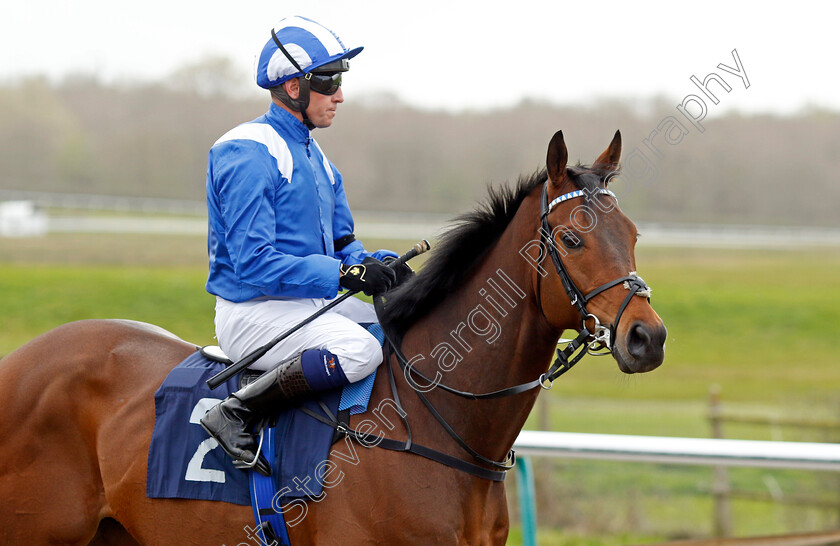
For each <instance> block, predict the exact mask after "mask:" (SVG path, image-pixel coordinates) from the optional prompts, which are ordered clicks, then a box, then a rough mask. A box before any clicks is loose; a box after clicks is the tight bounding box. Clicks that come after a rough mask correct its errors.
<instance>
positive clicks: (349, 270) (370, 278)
mask: <svg viewBox="0 0 840 546" xmlns="http://www.w3.org/2000/svg"><path fill="white" fill-rule="evenodd" d="M396 280H397V274H396V273H395V272H394V270H393V269H391V268H390V267H388V266H387V265H385V264H383V263H382V262H380V261H379V260H377V259H376V258H374V257H372V256H368V257H367V258H365V259H364V261H363V262H362V263H360V264H357V265H343V264H342V265H341V267H340V272H339V277H338V284H339V286H341V287H343V288H346V289H347V290H352V291H359V292H364V293H365V294H367V295H368V296H373V295H375V294H381V293H382V292H387V291H388V289H389V288H391V286H393V285H394V282H395V281H396Z"/></svg>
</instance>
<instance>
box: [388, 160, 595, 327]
mask: <svg viewBox="0 0 840 546" xmlns="http://www.w3.org/2000/svg"><path fill="white" fill-rule="evenodd" d="M566 172H567V174H568V177H569V179H570V180H571V181H572V182H573V183H574V184H575V185H576V186H577V187H578V189H592V188H591V186H593V185H594V186H595V187H597V186H598V185H599V184H601V182H602V181H603V180H604V177H605V176H606V175H607V174H608V173H607V172H606V171H604V172H601V171H600V170H597V169H593V168H591V167H588V166H585V165H577V166H575V167H569V168H568V169H567V171H566ZM546 178H547V174H546V170H545V169H543V170H541V171H537V172H535V173H533V174H532V175H530V176H527V177H522V176H520V177H519V180H518V182H517V184H516V187H515V188H511V187H510V186H508V185H506V184H505V185H502V186H500V187H494V186H490V187H489V188H488V194H489V195H488V198H487V199H486V200H485V201H484V202H482V203H479V204H478V205H477V206H476V208H475V209H474V210H473V211H472V212H469V213H466V214H463V215H461V216H458V217H456V218H455V219H454V220H453V223H452V224H453V225H452V227H451V228H450V229H449V230H447V231H446V232H445V233H444V234H443V235H442V236H441V238H440V241H439V242H438V244H437V248H436V249H435V250H434V251H433V253H432V254H431V257H430V258H429V259H428V261H427V262H426V264H425V265H424V267H423V269H422V270H421V271H420V272H419V273H418V274H417V275H415V276H414V278H412V279H411V280H409V281H407V282H405V283H404V284H402V285H400V286H399V287H397V288H396V289H394V290H392V291H390V292H388V293H387V294H386V296H385V302H386V303H385V305H384V307H383V308H382V309H381V310H380V317H379V319H380V320H381V321H382V324H383V325H386V326H387V328H388V329H389V331H391V332H392V333H394V334H396V335H398V336H400V337H401V336H402V335H403V334H404V333H405V331H406V330H407V329H408V327H409V326H411V324H413V323H414V322H415V321H416V320H418V319H419V318H421V317H422V316H424V315H425V314H426V313H428V312H429V311H431V310H432V308H434V307H435V306H436V305H437V304H438V303H440V302H441V301H442V300H443V299H444V298H445V297H446V296H447V295H448V294H450V293H451V292H452V291H453V290H454V289H456V288H457V287H458V286H460V285H461V283H462V282H463V281H464V278H465V277H466V276H467V274H468V273H469V271H470V270H471V269H472V267H473V266H474V265H475V264H476V263H478V262H479V261H480V260H481V258H482V257H483V256H484V255H485V254H486V253H487V251H489V250H490V248H491V247H492V246H493V244H494V243H495V242H496V241H497V240H498V239H499V237H501V235H502V233H503V232H504V231H505V229H506V228H507V226H508V224H510V222H511V220H512V219H513V217H514V215H515V214H516V211H517V210H519V205H520V204H521V203H522V201H523V200H524V199H525V197H526V196H527V195H528V194H530V193H531V192H532V191H533V190H534V188H536V187H537V186H539V185H541V184H542V183H543V182H545V180H546Z"/></svg>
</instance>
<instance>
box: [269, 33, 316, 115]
mask: <svg viewBox="0 0 840 546" xmlns="http://www.w3.org/2000/svg"><path fill="white" fill-rule="evenodd" d="M271 37H272V38H273V39H274V43H275V44H277V47H278V48H279V49H280V51H282V52H283V55H285V56H286V58H287V59H289V61H290V62H291V63H292V65H294V67H295V68H297V70H298V72H300V73H301V74H303V75H302V76H301V77H300V78H299V81H300V92H299V94H298V98H297V99H293V98H292V97H290V96H289V94H288V93H286V90H285V89H281V91H282V93H280V96H279V98H280V100H281V101H282V102H283V104H285V105H286V106H288V107H289V108H291V109H292V110H294V111H295V112H300V113H301V115H302V116H303V124H304V125H306V127H307V128H308V129H309V130H310V131H311V130H312V129H314V128H315V125H314V124H313V123H312V121H311V120H310V119H309V116H307V115H306V109H307V108H308V107H309V78H310V77H311V76H310V75H309V74H305V73H304V72H303V69H302V68H301V67H300V65H299V64H298V63H297V61H296V60H295V58H294V57H292V56H291V55H290V54H289V52H288V51H286V48H285V47H283V44H282V43H280V40H279V39H278V38H277V34H276V33H275V32H274V29H271Z"/></svg>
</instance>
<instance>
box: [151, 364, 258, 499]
mask: <svg viewBox="0 0 840 546" xmlns="http://www.w3.org/2000/svg"><path fill="white" fill-rule="evenodd" d="M224 368H225V365H224V364H222V363H219V362H213V361H212V360H208V359H207V358H205V357H203V356H202V355H201V353H199V352H198V351H196V352H195V353H193V354H192V355H190V356H189V357H187V359H186V360H184V361H183V362H181V363H180V364H178V366H176V367H175V369H173V370H172V371H171V372H170V373H169V375H168V376H167V377H166V379H165V380H164V381H163V384H162V385H161V386H160V388H158V390H157V392H156V393H155V428H154V431H153V432H152V442H151V445H150V446H149V459H148V471H147V474H146V496H148V497H150V498H182V499H199V500H216V501H225V502H232V503H235V504H244V505H250V504H251V495H250V493H249V491H248V475H247V474H246V473H245V472H243V471H241V470H238V469H236V468H234V466H233V463H232V462H231V459H230V457H228V455H227V454H226V453H225V452H224V450H222V448H221V447H219V443H218V442H217V441H216V440H214V439H213V438H210V437H209V436H208V435H207V432H205V431H204V429H203V428H202V427H201V425H200V424H199V422H198V420H199V419H200V418H201V417H203V416H204V414H205V413H206V412H207V410H208V409H210V408H211V407H213V406H214V405H216V404H218V403H219V402H221V401H222V400H223V399H224V398H226V397H227V396H228V395H229V394H230V393H231V392H233V390H234V389H236V388H237V386H238V385H237V382H238V381H239V378H238V377H234V378H232V379H230V380H228V381H227V382H226V383H225V384H223V385H220V386H219V387H218V388H217V389H215V390H210V387H208V386H207V384H206V383H205V382H206V381H207V380H208V379H210V378H211V377H213V376H214V375H216V374H217V373H218V372H220V371H222V370H223V369H224Z"/></svg>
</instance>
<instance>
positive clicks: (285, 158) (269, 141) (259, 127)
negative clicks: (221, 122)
mask: <svg viewBox="0 0 840 546" xmlns="http://www.w3.org/2000/svg"><path fill="white" fill-rule="evenodd" d="M231 140H251V141H254V142H259V143H260V144H262V145H264V146H265V147H266V148H268V153H269V154H271V157H273V158H274V159H275V160H276V161H277V170H278V171H280V174H282V175H283V176H284V177H285V178H286V180H288V181H289V183H290V184H291V183H292V172H293V171H294V160H293V159H292V152H291V151H290V150H289V145H288V144H286V141H285V140H283V139H282V138H280V135H278V134H277V131H275V130H274V128H273V127H271V126H270V125H268V124H266V123H243V124H242V125H239V126H237V127H234V128H233V129H231V130H230V131H228V132H227V133H225V134H224V135H222V137H221V138H220V139H219V140H217V141H216V142H215V144H213V146H216V145H217V144H221V143H223V142H228V141H231ZM322 155H323V154H322ZM330 176H332V173H330Z"/></svg>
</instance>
